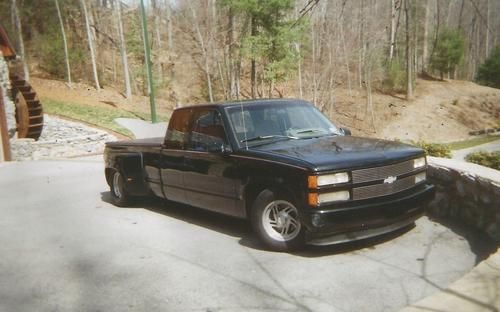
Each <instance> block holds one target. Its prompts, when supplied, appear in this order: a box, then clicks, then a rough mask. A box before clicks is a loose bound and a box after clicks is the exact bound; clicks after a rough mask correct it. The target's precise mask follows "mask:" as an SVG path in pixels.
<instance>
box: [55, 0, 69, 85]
mask: <svg viewBox="0 0 500 312" xmlns="http://www.w3.org/2000/svg"><path fill="white" fill-rule="evenodd" d="M54 2H55V4H56V9H57V17H58V18H59V24H61V35H62V39H63V45H64V58H65V60H66V78H67V79H68V86H69V87H70V88H71V83H72V82H71V67H70V65H69V53H68V41H67V39H66V31H65V30H64V22H63V18H62V15H61V9H60V7H59V1H58V0H54Z"/></svg>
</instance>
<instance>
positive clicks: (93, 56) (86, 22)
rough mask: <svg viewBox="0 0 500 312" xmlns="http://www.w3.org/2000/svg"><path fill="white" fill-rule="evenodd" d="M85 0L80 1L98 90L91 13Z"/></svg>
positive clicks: (98, 89) (99, 87)
mask: <svg viewBox="0 0 500 312" xmlns="http://www.w3.org/2000/svg"><path fill="white" fill-rule="evenodd" d="M85 1H86V0H80V3H81V5H82V9H83V17H84V19H85V28H86V30H87V39H88V42H89V50H90V57H91V61H92V70H93V72H94V82H95V88H96V89H97V91H100V90H101V86H100V84H99V76H98V73H97V63H96V57H95V50H94V38H93V36H92V31H91V29H90V22H89V15H88V11H87V4H86V3H85Z"/></svg>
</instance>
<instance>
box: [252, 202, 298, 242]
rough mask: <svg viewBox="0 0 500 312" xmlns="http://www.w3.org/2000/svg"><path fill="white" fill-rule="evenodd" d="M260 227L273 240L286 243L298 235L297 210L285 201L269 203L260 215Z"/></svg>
mask: <svg viewBox="0 0 500 312" xmlns="http://www.w3.org/2000/svg"><path fill="white" fill-rule="evenodd" d="M262 226H263V228H264V231H265V232H266V234H267V235H268V236H269V237H271V238H272V239H274V240H277V241H281V242H286V241H290V240H293V239H294V238H295V237H297V236H298V235H299V233H300V229H301V225H300V221H299V212H298V210H297V208H296V207H295V206H294V205H292V204H291V203H289V202H287V201H285V200H274V201H272V202H270V203H269V204H268V205H267V206H266V207H265V208H264V211H263V213H262Z"/></svg>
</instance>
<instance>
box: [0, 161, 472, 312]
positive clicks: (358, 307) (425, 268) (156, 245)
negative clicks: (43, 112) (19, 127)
mask: <svg viewBox="0 0 500 312" xmlns="http://www.w3.org/2000/svg"><path fill="white" fill-rule="evenodd" d="M108 200H109V193H108V187H107V185H106V183H105V181H104V176H103V164H102V162H100V161H44V162H24V163H10V164H1V163H0V311H127V310H130V311H242V310H243V311H266V310H267V311H280V310H281V311H297V310H298V311H394V310H398V309H399V308H401V307H404V306H406V305H408V304H410V303H413V302H415V301H417V300H418V299H420V298H423V297H425V296H427V295H430V294H432V293H434V292H436V291H438V290H439V289H442V288H444V287H446V286H447V285H449V284H450V283H451V282H453V281H455V280H457V279H458V278H459V277H461V276H462V275H463V274H464V273H466V272H468V271H469V270H470V269H471V268H472V267H473V266H474V265H475V263H476V262H477V261H478V260H479V259H478V255H477V250H476V252H473V251H472V249H474V250H475V249H476V248H478V246H479V245H477V244H476V240H475V236H473V235H472V234H471V233H467V232H464V231H463V230H461V229H460V228H454V229H453V230H450V229H449V228H447V227H444V226H442V225H440V224H438V223H434V222H432V221H430V220H428V219H427V218H422V219H420V220H419V221H418V222H417V226H416V227H415V228H412V229H407V230H406V231H401V232H399V233H396V234H394V235H390V236H385V237H384V238H382V239H377V240H370V241H367V242H363V243H356V244H347V245H340V246H334V247H327V248H325V247H322V248H319V247H314V248H313V247H309V248H307V249H306V250H304V251H302V252H300V253H296V254H286V253H274V252H269V251H265V250H263V249H262V248H261V245H260V244H259V243H258V242H257V241H256V240H255V239H254V236H253V235H252V233H251V230H250V226H249V225H248V223H247V222H245V221H240V220H235V219H231V218H227V217H223V216H219V215H216V214H212V213H208V212H203V211H200V210H197V209H194V208H190V207H186V206H183V205H178V204H172V203H167V202H163V201H159V200H148V201H143V202H142V203H138V204H137V206H136V207H132V208H118V207H115V206H113V205H111V204H109V203H108ZM463 236H465V237H466V238H464V237H463ZM471 248H472V249H471Z"/></svg>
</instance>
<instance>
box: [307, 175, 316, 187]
mask: <svg viewBox="0 0 500 312" xmlns="http://www.w3.org/2000/svg"><path fill="white" fill-rule="evenodd" d="M307 186H308V187H309V188H310V189H315V188H317V187H318V176H309V177H307Z"/></svg>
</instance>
